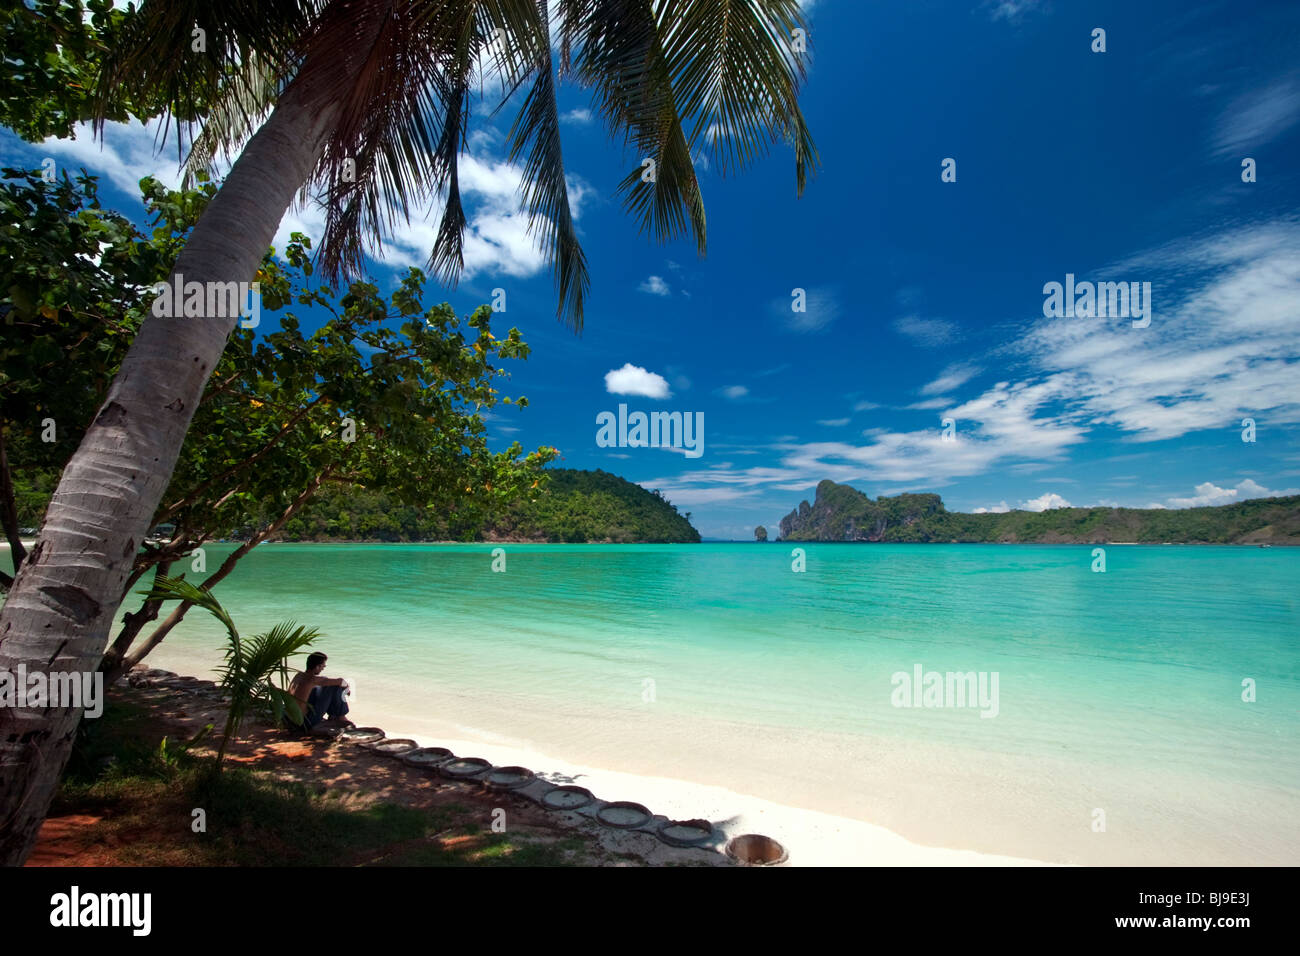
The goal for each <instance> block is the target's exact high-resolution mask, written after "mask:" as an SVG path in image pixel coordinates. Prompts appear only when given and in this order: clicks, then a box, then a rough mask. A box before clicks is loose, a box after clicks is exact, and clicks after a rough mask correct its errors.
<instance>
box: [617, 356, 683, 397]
mask: <svg viewBox="0 0 1300 956" xmlns="http://www.w3.org/2000/svg"><path fill="white" fill-rule="evenodd" d="M605 390H606V391H607V392H609V393H610V394H611V395H644V396H645V397H646V398H671V397H672V392H671V391H669V390H668V382H667V380H666V379H664V377H663V376H662V375H657V374H655V373H654V372H647V371H646V370H645V369H643V368H641V366H639V365H633V364H632V363H631V362H628V363H626V364H625V365H624V366H623V367H622V368H616V369H611V370H610V371H608V372H606V373H605Z"/></svg>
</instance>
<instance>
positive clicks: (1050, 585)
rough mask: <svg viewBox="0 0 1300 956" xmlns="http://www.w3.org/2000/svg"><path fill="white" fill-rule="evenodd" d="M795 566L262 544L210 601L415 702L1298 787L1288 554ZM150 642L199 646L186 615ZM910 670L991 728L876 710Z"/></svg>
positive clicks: (711, 558)
mask: <svg viewBox="0 0 1300 956" xmlns="http://www.w3.org/2000/svg"><path fill="white" fill-rule="evenodd" d="M805 551H806V553H807V565H806V567H807V570H806V571H805V572H802V573H796V572H794V571H792V568H791V565H792V558H791V556H790V555H791V549H790V548H789V547H785V546H782V545H777V544H770V545H756V544H731V545H729V544H706V545H697V546H672V545H640V546H614V547H611V546H586V545H549V546H540V545H533V546H530V545H511V546H508V547H507V548H506V570H505V572H504V573H499V572H493V571H492V570H491V566H492V561H493V559H492V555H491V546H482V545H448V546H430V545H410V546H402V545H381V546H357V545H346V546H344V545H339V546H334V545H290V544H276V545H271V546H267V547H262V548H259V549H258V550H257V551H255V552H254V553H253V554H252V555H250V556H249V557H247V558H246V559H245V560H244V562H243V563H242V564H241V565H240V567H239V570H238V571H237V572H236V573H235V574H234V575H233V576H232V577H231V578H230V579H228V580H227V581H226V582H224V583H223V584H221V585H220V586H219V589H218V590H219V595H220V597H221V598H222V600H223V601H224V602H225V603H226V606H227V607H229V608H231V609H232V610H233V611H234V616H235V619H236V622H237V624H238V625H239V626H240V629H241V631H243V632H244V633H253V632H254V631H256V630H260V629H263V628H265V627H268V626H270V625H271V624H273V623H275V622H277V621H279V620H282V619H285V618H295V619H297V620H298V621H299V622H301V623H307V624H313V625H316V626H318V627H320V628H321V629H322V630H323V631H324V632H325V635H326V637H325V639H324V640H323V641H322V644H321V646H322V647H323V648H325V649H327V650H328V652H329V654H330V656H331V663H332V666H333V671H332V672H334V673H353V674H361V675H368V676H372V677H375V678H381V679H392V680H400V681H402V682H404V683H407V684H409V685H412V686H420V687H426V688H429V689H430V690H431V692H433V691H435V690H440V691H443V692H446V691H448V690H452V689H461V690H465V689H470V688H473V689H476V690H477V691H478V692H480V693H482V694H485V695H492V694H497V695H504V696H511V695H521V696H523V697H526V698H529V699H532V700H534V701H537V702H540V703H544V702H546V701H548V700H549V701H552V702H554V703H555V704H556V705H561V704H568V705H577V706H581V707H585V708H596V709H599V710H605V709H608V710H609V711H611V712H615V711H622V710H629V709H632V710H636V709H644V708H645V707H646V706H647V705H648V704H651V703H652V704H653V706H654V708H655V709H656V711H658V712H663V713H670V714H674V715H677V716H681V717H684V718H692V717H697V716H698V717H725V718H726V719H728V720H732V721H739V722H743V723H752V724H755V725H763V726H770V727H787V728H800V729H804V730H810V731H824V732H835V733H844V734H858V733H869V734H878V735H886V736H891V737H898V738H912V737H915V738H921V739H926V740H929V741H931V742H942V743H952V744H955V745H962V746H978V747H981V748H986V749H991V750H1001V751H1005V752H1009V753H1017V754H1022V755H1023V754H1033V753H1038V752H1044V753H1055V754H1059V753H1061V752H1062V751H1066V752H1073V753H1077V754H1081V755H1089V756H1093V757H1096V758H1098V759H1102V760H1106V761H1112V762H1120V763H1134V762H1137V763H1143V764H1147V765H1151V764H1154V765H1158V766H1168V767H1175V766H1181V767H1186V768H1189V769H1195V770H1199V771H1221V772H1225V773H1231V774H1234V775H1240V776H1245V777H1248V778H1250V779H1252V780H1258V781H1269V782H1274V783H1278V784H1282V785H1285V786H1295V785H1296V784H1297V783H1298V782H1300V747H1298V746H1297V744H1298V743H1300V667H1298V665H1297V661H1298V660H1300V654H1298V653H1297V651H1300V603H1298V599H1297V595H1300V550H1295V549H1284V548H1271V549H1259V548H1202V547H1127V546H1125V547H1114V546H1112V547H1109V548H1107V549H1106V552H1107V553H1106V559H1107V571H1106V572H1105V573H1095V572H1093V571H1092V570H1091V565H1092V554H1091V548H1086V547H1067V546H1043V547H1038V546H1014V547H1008V546H997V545H988V546H979V545H976V546H944V545H916V546H912V545H883V546H846V545H809V546H805ZM220 553H223V550H222V549H216V548H213V549H210V550H209V554H208V558H209V564H210V566H212V567H215V566H216V564H217V561H216V560H213V559H214V557H215V556H216V555H218V554H220ZM167 640H168V643H174V644H176V645H184V646H189V647H198V646H203V647H206V648H215V647H217V646H219V644H220V631H219V629H218V626H217V625H216V622H215V621H212V620H211V619H210V618H208V617H207V616H206V615H204V614H202V613H201V612H197V611H192V612H191V613H190V615H189V617H188V618H187V620H186V623H185V624H184V625H183V626H182V628H181V629H179V630H178V631H177V632H175V633H173V634H172V635H171V636H170V637H169V638H168V639H167ZM917 664H920V665H921V666H922V667H923V669H924V670H925V671H930V670H938V671H943V672H947V671H962V672H966V671H976V672H981V671H982V672H989V673H992V672H997V674H998V713H997V716H996V717H995V718H993V719H988V718H981V717H979V715H978V712H977V710H974V709H970V708H967V709H958V708H950V709H916V708H902V707H895V706H893V705H892V704H891V695H892V694H893V691H894V686H893V684H892V682H891V676H892V675H893V674H895V673H897V672H900V671H902V672H907V673H908V674H909V675H910V674H911V673H913V670H914V667H915V665H917ZM1247 679H1252V680H1254V681H1255V684H1256V698H1257V699H1256V700H1255V702H1253V703H1246V702H1243V700H1242V692H1243V680H1247ZM651 682H653V683H651ZM651 698H653V699H651Z"/></svg>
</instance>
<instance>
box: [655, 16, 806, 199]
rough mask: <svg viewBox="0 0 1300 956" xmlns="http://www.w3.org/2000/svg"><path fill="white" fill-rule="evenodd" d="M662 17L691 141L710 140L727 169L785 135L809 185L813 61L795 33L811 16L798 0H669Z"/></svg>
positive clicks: (799, 180) (800, 182) (713, 157)
mask: <svg viewBox="0 0 1300 956" xmlns="http://www.w3.org/2000/svg"><path fill="white" fill-rule="evenodd" d="M659 22H660V23H661V24H662V25H663V33H664V41H663V42H664V57H665V59H666V61H667V64H668V69H669V72H670V73H671V75H672V77H673V83H674V89H675V90H676V92H677V94H678V102H679V104H680V109H681V115H682V116H683V118H684V119H686V120H687V121H688V122H689V123H690V124H691V126H692V130H691V135H690V139H689V142H690V145H691V148H692V149H694V148H695V147H696V145H697V144H698V143H700V142H701V141H703V143H704V145H705V146H706V147H707V148H708V149H709V153H708V155H709V158H710V161H711V162H712V163H714V164H715V165H716V166H717V168H718V170H719V171H720V172H721V173H722V174H723V175H727V174H728V173H731V172H734V171H739V170H742V169H744V168H746V167H747V166H749V165H750V164H752V163H753V162H754V161H755V160H756V159H759V158H761V157H762V156H764V155H766V154H767V152H768V150H769V149H770V147H771V145H772V144H773V143H776V142H778V141H780V140H783V139H784V140H786V141H789V142H791V143H792V145H793V146H794V150H795V169H796V184H797V188H798V190H799V192H802V191H803V188H804V185H805V183H806V180H807V174H808V172H809V170H810V169H813V168H815V167H816V165H817V162H818V158H817V150H816V147H815V146H814V145H813V142H812V138H811V135H810V134H809V133H808V128H807V125H806V124H805V122H804V119H803V114H802V113H801V111H800V109H799V101H798V94H799V87H800V85H801V84H802V83H803V81H804V80H805V78H806V75H807V69H806V67H805V64H804V57H803V56H801V55H799V54H797V53H796V52H795V50H794V46H793V37H794V35H795V31H796V30H799V29H802V30H803V31H804V32H805V36H806V35H807V23H806V22H805V20H804V18H803V14H802V12H801V11H800V9H799V4H798V3H797V2H796V0H664V2H663V4H662V6H661V8H660V10H659Z"/></svg>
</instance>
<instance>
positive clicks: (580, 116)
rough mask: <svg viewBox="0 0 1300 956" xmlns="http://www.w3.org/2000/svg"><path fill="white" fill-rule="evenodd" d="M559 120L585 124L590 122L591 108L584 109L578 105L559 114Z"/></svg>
mask: <svg viewBox="0 0 1300 956" xmlns="http://www.w3.org/2000/svg"><path fill="white" fill-rule="evenodd" d="M560 122H562V123H574V124H577V125H583V126H585V125H586V124H588V123H590V122H591V110H589V109H586V108H585V107H579V108H578V109H576V110H569V112H567V113H564V114H563V115H561V116H560Z"/></svg>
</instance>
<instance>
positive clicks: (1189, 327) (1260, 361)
mask: <svg viewBox="0 0 1300 956" xmlns="http://www.w3.org/2000/svg"><path fill="white" fill-rule="evenodd" d="M1106 273H1107V274H1114V275H1125V274H1128V275H1133V276H1134V277H1135V278H1136V277H1138V276H1140V277H1142V278H1143V279H1144V280H1145V279H1146V277H1150V281H1152V282H1153V290H1152V299H1153V300H1154V303H1155V306H1154V309H1153V314H1152V318H1151V324H1150V326H1149V327H1147V328H1144V329H1135V328H1132V327H1131V322H1130V321H1129V320H1127V319H1119V320H1107V319H1057V320H1047V319H1043V320H1038V321H1036V322H1035V323H1034V325H1032V326H1031V327H1030V328H1029V329H1028V330H1027V331H1026V332H1025V333H1024V335H1023V336H1022V338H1021V342H1020V345H1021V347H1022V348H1023V350H1024V351H1025V352H1026V353H1027V354H1028V355H1029V357H1030V361H1031V362H1032V363H1033V364H1035V365H1036V366H1038V367H1039V368H1040V369H1041V370H1043V371H1044V372H1048V373H1050V374H1049V375H1048V377H1047V378H1045V379H1043V380H1042V381H1041V382H1040V383H1039V385H1041V386H1043V387H1045V388H1047V389H1048V390H1049V391H1050V392H1051V395H1050V396H1049V397H1050V398H1051V399H1053V400H1056V401H1060V402H1062V403H1065V404H1066V405H1068V407H1069V408H1070V409H1071V414H1073V415H1074V416H1075V417H1077V419H1078V420H1079V421H1080V422H1086V423H1087V424H1088V425H1089V426H1098V425H1103V426H1113V427H1115V428H1118V429H1120V430H1121V431H1123V432H1127V433H1128V434H1129V436H1130V438H1131V440H1135V441H1159V440H1162V439H1167V438H1176V437H1178V436H1180V435H1184V434H1186V433H1188V432H1192V431H1200V430H1206V429H1221V428H1231V427H1234V426H1236V425H1238V424H1239V423H1240V421H1241V419H1242V418H1244V417H1252V418H1256V419H1259V418H1260V415H1261V413H1263V412H1267V413H1268V421H1269V422H1270V423H1271V424H1273V425H1283V424H1288V423H1294V422H1298V421H1300V375H1297V374H1296V373H1295V364H1294V363H1295V362H1296V360H1297V359H1300V338H1298V337H1297V336H1296V335H1295V323H1296V306H1295V303H1296V300H1297V296H1300V221H1296V220H1278V221H1275V222H1271V223H1263V224H1255V225H1251V226H1246V227H1241V228H1237V229H1233V230H1230V231H1228V232H1224V233H1220V234H1217V235H1213V236H1209V237H1203V238H1199V239H1196V240H1192V241H1187V242H1177V243H1173V244H1170V245H1168V246H1165V247H1162V248H1159V249H1155V250H1152V251H1150V252H1147V253H1144V254H1142V255H1139V256H1135V257H1133V258H1131V259H1130V260H1128V261H1127V262H1123V263H1120V264H1118V265H1117V266H1114V267H1109V268H1108V269H1107V270H1106Z"/></svg>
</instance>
